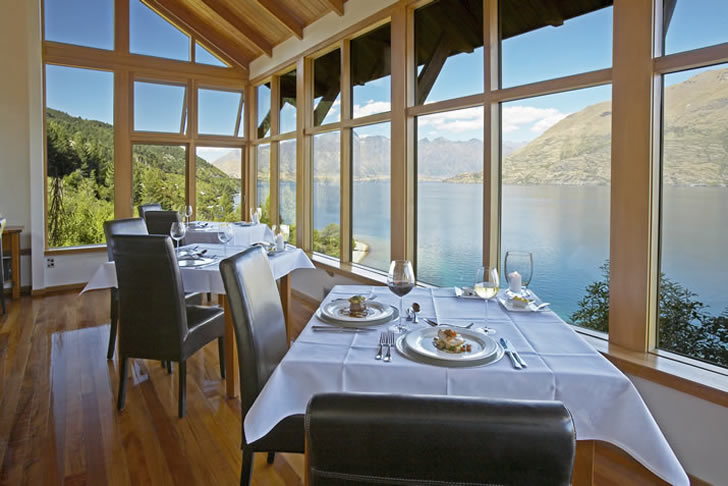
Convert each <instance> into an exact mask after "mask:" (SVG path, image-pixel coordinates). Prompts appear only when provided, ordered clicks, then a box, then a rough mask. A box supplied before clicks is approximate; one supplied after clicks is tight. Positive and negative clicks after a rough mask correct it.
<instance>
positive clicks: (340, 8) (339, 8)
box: [324, 0, 344, 17]
mask: <svg viewBox="0 0 728 486" xmlns="http://www.w3.org/2000/svg"><path fill="white" fill-rule="evenodd" d="M324 2H326V4H327V5H328V6H329V7H331V10H333V11H334V12H336V13H337V14H338V15H339V17H341V16H342V15H344V0H324Z"/></svg>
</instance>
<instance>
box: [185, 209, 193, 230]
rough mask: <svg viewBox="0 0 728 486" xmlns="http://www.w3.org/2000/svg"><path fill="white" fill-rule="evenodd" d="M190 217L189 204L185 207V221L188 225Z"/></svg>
mask: <svg viewBox="0 0 728 486" xmlns="http://www.w3.org/2000/svg"><path fill="white" fill-rule="evenodd" d="M191 217H192V206H190V205H189V204H188V205H187V207H186V208H185V220H186V221H185V222H186V223H187V224H188V225H189V224H190V218H191Z"/></svg>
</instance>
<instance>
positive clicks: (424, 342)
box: [404, 326, 499, 362]
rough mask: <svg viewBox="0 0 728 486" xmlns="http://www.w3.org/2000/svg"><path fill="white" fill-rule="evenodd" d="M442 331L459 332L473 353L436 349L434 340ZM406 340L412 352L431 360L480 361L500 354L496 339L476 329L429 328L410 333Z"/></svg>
mask: <svg viewBox="0 0 728 486" xmlns="http://www.w3.org/2000/svg"><path fill="white" fill-rule="evenodd" d="M441 329H451V330H453V331H455V332H457V333H458V334H459V335H460V337H462V338H463V339H464V340H465V344H470V346H471V347H472V351H470V352H465V353H448V352H447V351H442V350H440V349H437V348H436V347H435V344H434V342H433V339H434V338H435V337H436V336H437V333H438V331H440V330H441ZM406 336H407V337H406V338H405V340H404V343H405V345H406V346H407V348H408V349H410V350H412V352H414V353H416V354H419V355H421V356H426V357H428V358H430V359H436V360H442V361H459V362H469V361H480V360H483V359H487V358H489V357H491V356H492V355H494V354H496V353H497V352H498V348H499V346H498V343H496V342H495V340H494V339H492V338H490V337H488V336H486V335H485V334H483V333H482V332H479V331H477V330H475V329H460V328H454V327H447V326H437V327H428V328H424V329H416V330H414V331H412V332H408V333H407V335H406Z"/></svg>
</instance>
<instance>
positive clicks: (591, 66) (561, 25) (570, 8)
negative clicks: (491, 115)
mask: <svg viewBox="0 0 728 486" xmlns="http://www.w3.org/2000/svg"><path fill="white" fill-rule="evenodd" d="M595 3H597V4H598V5H596V6H595V7H590V8H589V10H591V11H587V12H585V11H584V10H585V7H584V6H583V5H582V4H580V3H579V2H558V3H557V4H555V3H553V2H533V5H531V6H530V8H531V9H533V11H532V12H530V15H528V16H526V15H524V12H523V3H522V2H520V1H519V0H501V2H500V9H501V13H500V25H501V29H500V32H501V79H502V85H503V87H506V88H507V87H510V86H515V85H520V84H526V83H533V82H536V81H542V80H544V79H552V78H557V77H561V76H567V75H570V74H577V73H582V72H587V71H594V70H597V69H603V68H608V67H609V66H611V65H612V7H611V3H612V2H611V1H609V0H608V1H601V2H595ZM556 5H558V6H556ZM607 5H609V7H608V8H604V7H605V6H607Z"/></svg>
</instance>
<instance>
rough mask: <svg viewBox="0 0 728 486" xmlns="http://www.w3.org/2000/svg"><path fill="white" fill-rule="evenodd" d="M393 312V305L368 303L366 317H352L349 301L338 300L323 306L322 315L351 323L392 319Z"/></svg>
mask: <svg viewBox="0 0 728 486" xmlns="http://www.w3.org/2000/svg"><path fill="white" fill-rule="evenodd" d="M393 312H394V307H392V306H391V305H385V304H381V303H379V302H375V301H369V302H367V315H366V317H352V316H350V315H349V301H348V300H337V301H333V302H329V303H328V304H324V305H322V306H321V313H322V314H323V315H325V316H326V317H328V318H329V319H333V320H335V321H339V322H349V323H354V322H357V323H363V322H371V321H381V320H382V319H387V318H389V317H391V316H392V314H393Z"/></svg>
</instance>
